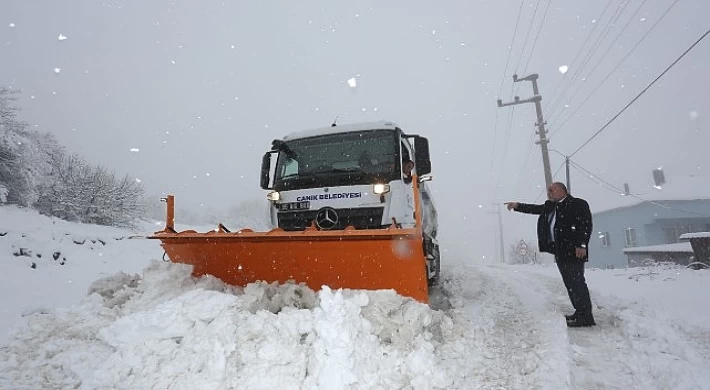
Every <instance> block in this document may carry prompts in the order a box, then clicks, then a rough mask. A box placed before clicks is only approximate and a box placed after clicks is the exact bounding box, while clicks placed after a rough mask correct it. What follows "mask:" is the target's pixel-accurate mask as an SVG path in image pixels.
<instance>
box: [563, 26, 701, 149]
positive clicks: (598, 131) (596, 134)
mask: <svg viewBox="0 0 710 390" xmlns="http://www.w3.org/2000/svg"><path fill="white" fill-rule="evenodd" d="M708 34H710V30H707V31H706V32H705V34H703V35H702V36H701V37H700V38H698V40H696V41H695V42H694V43H693V44H692V45H690V47H689V48H688V49H686V50H685V51H684V52H683V54H681V55H680V57H678V58H677V59H676V60H675V61H673V63H671V64H670V65H669V66H668V67H667V68H666V70H664V71H663V72H662V73H661V74H660V75H658V77H656V78H655V79H654V80H653V81H652V82H651V83H650V84H648V86H646V88H644V89H643V90H642V91H641V92H640V93H639V94H638V95H636V97H635V98H633V99H632V100H631V101H630V102H629V103H628V104H627V105H626V106H624V108H622V109H621V111H619V112H618V113H617V114H616V115H614V117H613V118H611V119H609V121H608V122H607V123H606V124H605V125H604V126H602V127H601V129H599V130H597V132H596V133H594V135H592V136H591V137H590V138H589V139H588V140H586V141H585V142H584V143H583V144H582V145H581V146H580V147H579V148H577V150H575V151H574V152H573V153H572V154H570V155H569V156H570V157H572V156H574V155H575V154H577V153H578V152H579V151H580V150H582V148H584V147H585V146H586V145H587V144H588V143H589V142H591V141H592V140H593V139H594V138H596V136H598V135H599V134H600V133H601V132H602V131H604V129H606V128H607V127H609V125H610V124H611V123H612V122H614V121H615V120H616V118H618V117H619V116H620V115H621V114H622V113H623V112H624V111H626V109H627V108H629V107H630V106H631V105H632V104H634V102H636V100H638V99H639V98H640V97H641V96H642V95H643V94H644V93H646V91H648V89H649V88H651V87H652V86H653V84H655V83H656V82H657V81H658V80H660V79H661V77H663V76H664V75H665V74H666V73H668V71H669V70H671V68H673V67H674V66H675V64H677V63H678V62H679V61H680V60H681V59H682V58H683V57H685V55H686V54H688V53H689V52H690V51H691V50H693V48H694V47H695V46H696V45H697V44H698V43H700V41H702V40H703V39H704V38H705V37H706V36H707V35H708Z"/></svg>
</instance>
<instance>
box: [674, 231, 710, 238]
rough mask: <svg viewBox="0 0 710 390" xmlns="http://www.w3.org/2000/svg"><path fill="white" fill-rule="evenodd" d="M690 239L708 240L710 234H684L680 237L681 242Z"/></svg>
mask: <svg viewBox="0 0 710 390" xmlns="http://www.w3.org/2000/svg"><path fill="white" fill-rule="evenodd" d="M691 238H710V232H696V233H685V234H681V235H680V239H681V240H689V239H691Z"/></svg>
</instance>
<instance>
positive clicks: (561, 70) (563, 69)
mask: <svg viewBox="0 0 710 390" xmlns="http://www.w3.org/2000/svg"><path fill="white" fill-rule="evenodd" d="M557 69H559V71H560V73H562V74H565V73H567V71H568V70H569V66H567V65H562V66H560V67H559V68H557Z"/></svg>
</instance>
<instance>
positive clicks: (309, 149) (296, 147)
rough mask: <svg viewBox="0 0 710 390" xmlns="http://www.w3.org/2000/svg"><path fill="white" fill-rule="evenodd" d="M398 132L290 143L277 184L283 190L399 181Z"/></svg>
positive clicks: (281, 155) (281, 157)
mask: <svg viewBox="0 0 710 390" xmlns="http://www.w3.org/2000/svg"><path fill="white" fill-rule="evenodd" d="M396 140H397V138H396V133H395V132H393V131H391V130H374V131H365V132H354V133H344V134H330V135H324V136H318V137H311V138H304V139H298V140H293V141H287V142H286V143H284V144H283V145H282V147H281V152H280V153H279V158H278V162H277V165H276V175H275V178H274V185H275V187H277V188H280V189H295V188H309V187H316V186H336V185H346V184H364V183H372V182H375V181H389V180H392V179H393V178H396V177H398V176H396V173H397V172H398V169H399V165H398V164H397V163H396V161H397V158H396V156H397V155H398V154H399V151H398V150H397V149H398V148H397V145H398V144H397V142H396Z"/></svg>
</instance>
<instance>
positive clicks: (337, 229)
mask: <svg viewBox="0 0 710 390" xmlns="http://www.w3.org/2000/svg"><path fill="white" fill-rule="evenodd" d="M430 173H431V159H430V156H429V142H428V140H427V139H426V138H424V137H421V136H419V135H409V134H405V133H404V132H403V131H402V129H400V128H399V127H398V126H397V125H396V124H394V123H391V122H384V121H382V122H374V123H360V124H350V125H342V126H341V125H335V124H333V125H331V126H329V127H325V128H320V129H314V130H307V131H301V132H297V133H293V134H290V135H287V136H286V137H284V138H282V139H277V140H274V141H273V142H272V145H271V149H270V150H269V151H268V152H266V153H265V154H264V156H263V159H262V164H261V175H260V178H261V180H260V181H261V188H263V189H264V190H266V191H267V194H266V198H267V201H268V202H269V216H268V218H269V220H270V224H271V227H272V229H271V230H269V231H262V232H256V231H253V230H251V229H248V228H244V229H241V230H238V231H230V230H228V229H227V228H226V227H225V226H224V225H223V224H219V225H218V226H217V228H216V229H214V230H212V231H209V232H204V233H198V232H196V231H193V230H187V231H182V232H176V231H175V229H174V197H173V196H172V195H169V196H168V197H167V198H165V199H164V200H166V201H167V220H166V226H165V229H163V230H162V231H159V232H156V233H155V234H154V235H153V236H151V237H150V238H154V239H159V240H160V241H161V245H162V247H163V249H164V250H165V253H166V254H167V256H168V257H169V259H170V260H171V261H173V262H179V263H185V264H190V265H192V266H194V268H193V274H194V275H195V276H202V275H213V276H215V277H218V278H220V279H222V280H223V281H224V282H226V283H229V284H233V285H237V286H245V285H246V284H248V283H253V282H257V281H262V282H268V283H271V282H279V283H286V282H289V281H291V282H295V283H305V284H306V285H307V286H308V287H310V288H312V289H313V290H315V291H318V290H320V289H321V287H322V286H329V287H330V288H333V289H338V288H349V289H368V290H378V289H394V290H395V291H397V293H399V294H400V295H403V296H408V297H412V298H414V299H416V300H418V301H421V302H424V303H428V299H429V295H428V294H429V287H430V286H432V285H435V284H437V283H438V280H439V274H440V272H441V256H440V252H439V243H438V241H437V238H436V236H437V227H438V226H437V213H436V208H435V206H434V202H433V198H432V194H431V191H430V189H429V187H428V182H429V181H431V180H432V176H431V175H430Z"/></svg>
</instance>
